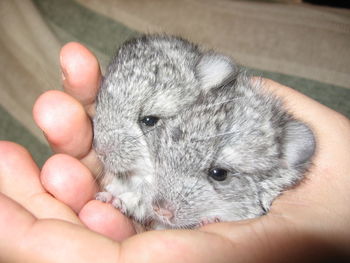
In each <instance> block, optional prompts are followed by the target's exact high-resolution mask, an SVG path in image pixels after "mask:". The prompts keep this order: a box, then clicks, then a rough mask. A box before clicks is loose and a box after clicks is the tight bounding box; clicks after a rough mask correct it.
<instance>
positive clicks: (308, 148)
mask: <svg viewBox="0 0 350 263" xmlns="http://www.w3.org/2000/svg"><path fill="white" fill-rule="evenodd" d="M315 144H316V143H315V137H314V135H313V133H312V131H311V130H310V128H309V127H308V126H306V125H305V124H304V123H302V122H299V121H296V120H292V121H290V122H288V123H287V124H286V126H285V136H284V142H283V146H282V147H283V148H282V151H283V156H284V160H285V161H286V162H287V165H288V167H294V168H303V166H304V165H305V164H307V163H308V162H309V160H310V158H311V157H312V155H313V154H314V152H315V146H316V145H315Z"/></svg>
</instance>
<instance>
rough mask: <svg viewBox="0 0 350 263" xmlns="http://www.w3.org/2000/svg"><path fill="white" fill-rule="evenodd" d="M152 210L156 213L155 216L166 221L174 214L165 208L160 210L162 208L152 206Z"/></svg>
mask: <svg viewBox="0 0 350 263" xmlns="http://www.w3.org/2000/svg"><path fill="white" fill-rule="evenodd" d="M153 210H154V212H156V214H157V215H159V216H161V217H165V218H167V219H168V220H170V219H172V218H173V217H174V213H173V212H172V211H170V210H168V209H166V208H162V207H159V206H156V205H154V206H153Z"/></svg>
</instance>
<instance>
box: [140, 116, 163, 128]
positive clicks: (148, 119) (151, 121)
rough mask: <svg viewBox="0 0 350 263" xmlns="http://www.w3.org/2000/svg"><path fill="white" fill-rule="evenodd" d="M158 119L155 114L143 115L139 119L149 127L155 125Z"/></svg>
mask: <svg viewBox="0 0 350 263" xmlns="http://www.w3.org/2000/svg"><path fill="white" fill-rule="evenodd" d="M158 121H159V118H158V117H156V116H145V117H143V118H142V119H141V120H140V122H141V123H142V124H144V125H146V126H150V127H151V126H154V125H156V124H157V122H158Z"/></svg>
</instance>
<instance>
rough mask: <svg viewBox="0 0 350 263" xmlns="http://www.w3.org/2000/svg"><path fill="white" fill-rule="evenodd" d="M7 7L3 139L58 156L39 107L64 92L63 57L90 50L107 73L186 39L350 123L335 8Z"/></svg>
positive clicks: (316, 0) (341, 13)
mask: <svg viewBox="0 0 350 263" xmlns="http://www.w3.org/2000/svg"><path fill="white" fill-rule="evenodd" d="M307 1H308V2H309V3H306V2H303V1H302V0H270V1H268V0H261V1H254V0H246V1H242V0H241V1H234V0H104V1H99V0H75V1H74V0H0V139H1V140H11V141H15V142H17V143H20V144H22V145H24V146H25V147H26V148H28V149H29V150H30V152H31V153H32V155H33V157H34V159H35V160H36V161H37V163H38V164H39V165H42V164H43V162H44V161H45V160H46V159H47V158H48V156H49V155H50V154H51V153H50V150H49V147H48V146H47V144H46V142H45V138H44V136H43V135H42V132H41V131H40V130H39V129H38V128H37V127H36V126H35V124H34V121H33V119H32V107H33V104H34V102H35V100H36V98H37V97H38V96H39V95H40V94H41V93H43V92H45V91H46V90H49V89H61V82H60V75H61V73H60V68H59V50H60V48H61V47H62V45H64V44H65V43H67V42H69V41H78V42H81V43H83V44H85V45H86V46H87V47H89V48H90V49H91V50H92V51H93V52H94V53H95V54H96V56H97V57H98V58H99V60H100V62H101V65H102V70H104V69H105V67H106V65H107V64H108V61H109V59H110V57H111V55H112V54H113V52H114V51H115V49H116V48H117V47H118V46H119V45H120V44H121V43H122V42H123V41H125V40H127V39H129V38H131V37H134V36H137V35H138V34H141V33H154V32H165V33H169V34H175V35H180V36H183V37H185V38H187V39H189V40H191V41H193V42H196V43H200V44H202V45H204V46H205V47H207V48H212V49H215V50H218V51H221V52H223V53H225V54H227V55H230V56H232V57H233V58H234V59H235V60H236V62H238V63H239V64H241V65H242V66H244V67H246V68H247V69H248V70H249V71H250V72H251V74H253V75H258V76H263V77H267V78H271V79H274V80H276V81H278V82H281V83H283V84H285V85H287V86H290V87H292V88H294V89H297V90H299V91H301V92H303V93H305V94H306V95H308V96H310V97H312V98H314V99H316V100H318V101H319V102H321V103H323V104H325V105H327V106H328V107H331V108H333V109H335V110H336V111H339V112H341V113H343V114H345V115H346V116H348V117H350V102H349V101H350V9H348V8H349V4H347V3H346V1H340V0H338V1H327V0H307Z"/></svg>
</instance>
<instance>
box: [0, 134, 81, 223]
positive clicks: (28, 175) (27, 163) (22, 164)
mask: <svg viewBox="0 0 350 263" xmlns="http://www.w3.org/2000/svg"><path fill="white" fill-rule="evenodd" d="M0 156H1V162H0V182H1V183H0V191H1V192H2V193H3V194H5V195H6V196H8V197H9V198H11V199H13V200H15V201H16V202H18V203H19V204H21V205H22V206H24V207H25V208H26V209H28V210H29V211H30V212H31V213H33V214H34V215H35V216H36V217H38V218H51V217H54V218H60V219H64V220H67V221H70V222H74V223H79V222H80V221H79V219H78V218H77V216H76V215H75V214H74V213H73V212H72V211H71V209H69V208H68V207H67V206H65V205H63V204H61V203H60V202H58V201H57V200H56V199H54V198H53V197H52V196H51V195H49V194H48V193H47V192H46V191H45V190H44V189H43V187H42V186H41V184H40V180H39V173H40V171H39V169H38V167H37V166H36V164H35V163H34V161H33V159H32V158H31V156H30V154H29V153H28V152H27V151H26V150H25V149H24V148H23V147H21V146H19V145H17V144H14V143H11V142H5V141H1V142H0Z"/></svg>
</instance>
